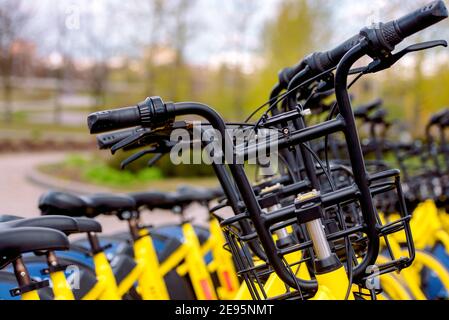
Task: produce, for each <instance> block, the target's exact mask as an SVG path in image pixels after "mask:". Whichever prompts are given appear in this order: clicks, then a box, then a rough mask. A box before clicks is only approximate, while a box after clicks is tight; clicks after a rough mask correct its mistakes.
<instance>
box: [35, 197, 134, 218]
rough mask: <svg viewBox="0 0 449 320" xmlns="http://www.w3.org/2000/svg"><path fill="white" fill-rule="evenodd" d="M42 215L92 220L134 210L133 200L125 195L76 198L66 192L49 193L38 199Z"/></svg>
mask: <svg viewBox="0 0 449 320" xmlns="http://www.w3.org/2000/svg"><path fill="white" fill-rule="evenodd" d="M39 209H40V210H41V212H42V215H66V216H70V217H90V218H94V217H96V216H98V215H100V214H119V213H122V212H125V211H133V210H135V209H136V203H135V201H134V199H133V198H131V197H129V196H126V195H115V194H93V195H88V196H78V195H75V194H72V193H68V192H61V191H49V192H47V193H45V194H44V195H42V196H41V198H40V199H39Z"/></svg>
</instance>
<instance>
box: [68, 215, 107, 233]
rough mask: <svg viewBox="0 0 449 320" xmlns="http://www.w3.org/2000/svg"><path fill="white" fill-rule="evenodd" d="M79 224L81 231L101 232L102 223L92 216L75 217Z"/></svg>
mask: <svg viewBox="0 0 449 320" xmlns="http://www.w3.org/2000/svg"><path fill="white" fill-rule="evenodd" d="M74 219H75V220H76V223H77V224H78V230H79V232H101V231H102V228H101V224H100V223H99V222H98V221H95V220H94V219H90V218H83V217H80V218H74Z"/></svg>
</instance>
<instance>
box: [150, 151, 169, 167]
mask: <svg viewBox="0 0 449 320" xmlns="http://www.w3.org/2000/svg"><path fill="white" fill-rule="evenodd" d="M164 155H165V153H157V154H156V155H155V156H154V157H153V158H151V159H150V160H148V163H147V166H148V167H152V166H154V164H155V163H156V162H158V161H159V160H160V159H161V158H162V157H163V156H164Z"/></svg>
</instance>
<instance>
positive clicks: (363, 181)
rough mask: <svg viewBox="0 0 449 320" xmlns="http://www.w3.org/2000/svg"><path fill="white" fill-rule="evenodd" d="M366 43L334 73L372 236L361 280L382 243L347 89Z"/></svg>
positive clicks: (358, 269)
mask: <svg viewBox="0 0 449 320" xmlns="http://www.w3.org/2000/svg"><path fill="white" fill-rule="evenodd" d="M365 46H366V43H365V41H361V43H360V44H357V45H356V46H355V47H353V48H352V49H351V50H349V51H348V53H346V54H345V56H344V57H343V58H342V59H341V61H340V63H339V64H338V67H337V71H336V73H335V95H336V99H337V103H338V107H339V110H340V114H341V115H342V116H343V118H344V119H345V124H346V127H345V130H344V134H345V140H346V144H347V146H348V153H349V159H350V162H351V166H352V168H353V173H354V182H355V183H356V184H357V187H358V188H359V192H360V207H361V210H362V215H363V218H364V221H365V222H366V235H367V237H368V239H369V245H368V249H367V253H366V256H365V257H364V258H363V260H362V261H361V262H360V264H359V265H357V266H356V267H355V269H354V274H353V275H354V278H355V279H357V280H358V279H361V278H362V276H363V275H366V268H367V267H368V266H370V265H373V264H375V262H376V259H377V256H378V254H379V245H380V243H379V242H380V241H379V237H378V235H377V230H376V223H377V221H376V210H375V208H374V204H373V200H372V197H371V191H370V189H369V180H368V173H367V171H366V168H365V160H364V158H363V153H362V148H361V146H360V140H359V136H358V133H357V128H356V124H355V120H354V115H353V113H352V109H351V100H350V98H349V94H348V90H347V86H348V74H349V71H350V69H351V66H352V65H353V64H354V63H355V62H356V61H357V60H359V59H360V58H361V57H363V56H364V55H365V54H366V52H365V49H364V48H365Z"/></svg>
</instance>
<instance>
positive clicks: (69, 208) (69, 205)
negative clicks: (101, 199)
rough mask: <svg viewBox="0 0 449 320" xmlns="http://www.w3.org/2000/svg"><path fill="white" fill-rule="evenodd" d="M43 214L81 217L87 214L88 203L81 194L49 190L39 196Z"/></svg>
mask: <svg viewBox="0 0 449 320" xmlns="http://www.w3.org/2000/svg"><path fill="white" fill-rule="evenodd" d="M39 209H40V210H41V213H42V215H65V216H71V217H80V216H85V215H86V203H85V202H84V200H83V199H81V197H80V196H77V195H75V194H72V193H67V192H61V191H49V192H47V193H44V194H43V195H42V196H41V197H40V198H39Z"/></svg>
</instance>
